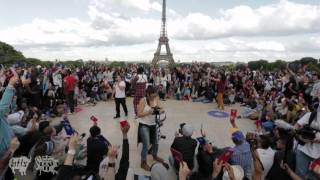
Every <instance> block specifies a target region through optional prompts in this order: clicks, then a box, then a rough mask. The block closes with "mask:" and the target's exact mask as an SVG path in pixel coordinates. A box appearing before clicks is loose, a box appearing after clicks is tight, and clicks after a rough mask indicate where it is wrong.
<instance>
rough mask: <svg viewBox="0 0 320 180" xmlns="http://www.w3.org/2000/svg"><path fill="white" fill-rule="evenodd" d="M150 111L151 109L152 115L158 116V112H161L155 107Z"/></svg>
mask: <svg viewBox="0 0 320 180" xmlns="http://www.w3.org/2000/svg"><path fill="white" fill-rule="evenodd" d="M152 109H153V112H152V115H160V110H161V108H160V107H158V106H156V107H154V108H152Z"/></svg>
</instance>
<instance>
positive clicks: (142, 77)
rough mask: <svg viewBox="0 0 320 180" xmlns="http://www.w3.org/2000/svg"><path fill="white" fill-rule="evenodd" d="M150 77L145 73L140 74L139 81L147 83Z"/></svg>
mask: <svg viewBox="0 0 320 180" xmlns="http://www.w3.org/2000/svg"><path fill="white" fill-rule="evenodd" d="M147 82H148V77H147V75H145V74H138V81H137V83H147Z"/></svg>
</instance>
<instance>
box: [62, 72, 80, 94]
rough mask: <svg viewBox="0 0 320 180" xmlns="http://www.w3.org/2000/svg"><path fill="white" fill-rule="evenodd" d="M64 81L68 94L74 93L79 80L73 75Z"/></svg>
mask: <svg viewBox="0 0 320 180" xmlns="http://www.w3.org/2000/svg"><path fill="white" fill-rule="evenodd" d="M63 81H64V85H65V87H64V90H65V91H66V92H71V91H74V88H75V86H76V82H77V79H76V78H75V77H74V76H73V75H69V76H67V77H65V78H64V79H63Z"/></svg>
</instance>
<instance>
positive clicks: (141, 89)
mask: <svg viewBox="0 0 320 180" xmlns="http://www.w3.org/2000/svg"><path fill="white" fill-rule="evenodd" d="M147 83H148V77H147V76H146V75H145V74H144V69H143V67H139V68H138V70H137V76H136V77H135V78H134V79H133V82H132V88H134V90H135V92H134V99H133V106H134V113H135V115H136V117H137V115H138V104H139V102H140V99H142V98H143V97H145V91H146V86H147Z"/></svg>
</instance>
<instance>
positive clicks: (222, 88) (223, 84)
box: [217, 80, 226, 93]
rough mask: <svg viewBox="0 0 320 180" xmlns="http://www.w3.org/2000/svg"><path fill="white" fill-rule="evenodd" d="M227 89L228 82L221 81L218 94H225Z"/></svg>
mask: <svg viewBox="0 0 320 180" xmlns="http://www.w3.org/2000/svg"><path fill="white" fill-rule="evenodd" d="M225 88H226V82H225V81H221V80H220V81H219V82H218V83H217V91H218V93H224V91H225Z"/></svg>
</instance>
